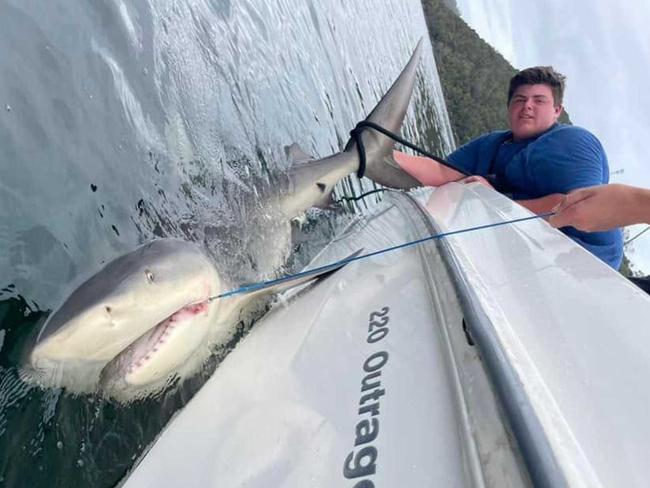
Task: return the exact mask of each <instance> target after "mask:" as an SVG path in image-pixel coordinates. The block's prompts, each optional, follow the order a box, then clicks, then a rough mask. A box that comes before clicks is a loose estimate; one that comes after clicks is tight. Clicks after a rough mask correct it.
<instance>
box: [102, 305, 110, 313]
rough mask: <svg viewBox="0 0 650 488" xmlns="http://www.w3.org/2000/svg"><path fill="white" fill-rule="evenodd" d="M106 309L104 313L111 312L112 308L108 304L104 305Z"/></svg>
mask: <svg viewBox="0 0 650 488" xmlns="http://www.w3.org/2000/svg"><path fill="white" fill-rule="evenodd" d="M104 308H105V309H106V313H111V311H112V309H111V307H109V306H108V305H106V306H105V307H104Z"/></svg>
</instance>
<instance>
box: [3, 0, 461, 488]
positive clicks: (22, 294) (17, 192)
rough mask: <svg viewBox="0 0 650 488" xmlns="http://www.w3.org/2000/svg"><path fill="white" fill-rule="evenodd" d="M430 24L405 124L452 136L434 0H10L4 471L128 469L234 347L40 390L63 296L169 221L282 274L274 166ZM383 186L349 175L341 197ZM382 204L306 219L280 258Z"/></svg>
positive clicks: (84, 476) (378, 83) (319, 137)
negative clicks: (174, 379)
mask: <svg viewBox="0 0 650 488" xmlns="http://www.w3.org/2000/svg"><path fill="white" fill-rule="evenodd" d="M420 37H424V38H425V49H424V57H423V60H422V63H421V67H420V71H419V77H418V82H417V86H416V93H415V96H414V99H413V103H412V105H411V108H410V110H409V113H408V115H407V121H406V123H405V130H404V132H403V134H404V135H405V136H406V137H408V138H409V139H411V140H413V141H415V142H418V143H420V144H422V145H423V146H424V147H426V148H427V149H429V150H432V151H434V152H438V153H441V154H445V153H447V152H448V151H449V150H450V149H451V148H452V146H453V140H452V136H451V131H450V128H449V122H448V119H447V115H446V110H445V107H444V103H443V98H442V91H441V88H440V83H439V80H438V78H437V74H436V68H435V61H434V58H433V55H432V50H431V46H430V44H429V43H428V39H427V31H426V25H425V23H424V19H423V16H422V11H421V5H420V3H419V1H418V0H373V1H371V0H359V1H356V2H343V1H340V0H321V1H318V2H316V1H310V0H307V1H298V0H278V1H273V2H272V1H270V0H242V1H239V2H232V1H230V0H212V1H208V0H192V1H184V2H175V1H164V0H145V1H141V2H123V1H121V0H102V1H100V0H87V1H86V2H69V1H64V0H52V1H49V2H36V1H32V0H27V1H24V0H23V1H14V0H3V1H2V2H0V486H30V487H36V486H48V487H52V486H114V485H115V484H116V483H119V481H120V479H122V478H123V477H124V476H125V474H126V473H127V471H128V470H129V468H130V467H131V466H132V465H133V462H134V460H135V459H137V457H138V456H139V455H140V454H141V453H142V452H143V450H144V449H145V448H146V446H147V445H149V444H150V443H151V442H152V441H153V440H154V439H155V437H156V435H157V434H158V433H159V432H160V431H161V429H162V428H163V427H164V425H165V424H166V423H167V421H168V420H169V418H170V417H171V416H172V415H173V414H174V412H176V411H177V410H178V409H179V408H181V407H182V406H183V405H184V404H185V403H187V401H189V399H190V398H191V397H192V395H193V394H194V392H196V390H197V389H198V388H200V386H201V385H202V384H203V383H204V382H205V381H206V379H207V378H208V377H209V376H210V374H211V373H212V371H213V370H214V368H215V367H218V362H219V360H220V357H214V358H212V360H211V361H210V363H209V364H207V365H206V367H205V368H204V369H203V370H202V371H201V372H200V373H198V374H197V376H196V377H194V378H192V379H190V380H187V381H185V382H183V383H182V384H176V385H174V386H173V387H172V388H170V389H169V390H167V391H165V392H163V393H162V394H160V395H157V396H156V397H153V398H148V399H144V400H140V401H138V402H134V403H131V404H129V405H120V404H116V403H114V402H111V401H109V400H106V399H104V398H102V397H101V396H99V395H92V394H88V395H77V396H75V395H72V394H70V393H68V392H66V391H61V390H54V389H50V390H43V389H40V388H37V387H35V386H33V385H31V384H28V383H25V382H23V381H22V380H21V379H20V378H21V377H20V366H21V363H22V361H23V356H24V352H25V349H26V348H27V347H29V344H30V341H32V340H33V339H34V336H35V334H37V333H38V330H39V327H40V326H41V325H42V324H43V322H44V321H45V319H46V318H47V316H48V314H49V312H50V311H51V310H52V309H54V308H56V307H57V306H58V305H59V304H60V303H61V301H62V300H63V299H64V298H65V297H66V296H67V295H68V294H69V293H70V292H71V291H72V289H74V287H75V286H76V285H78V284H79V283H80V282H82V281H83V280H84V279H86V278H88V277H89V276H91V275H92V274H93V273H94V272H96V271H97V270H98V269H99V268H101V266H102V265H103V264H105V263H106V262H108V261H110V260H111V259H113V258H115V257H117V256H119V255H120V254H123V253H125V252H128V251H130V250H132V249H134V248H135V247H136V246H137V245H139V244H141V243H143V242H147V241H149V240H151V239H153V238H155V237H171V236H174V237H181V238H184V239H188V240H193V241H197V242H199V243H200V244H201V245H203V246H204V248H205V250H206V252H207V253H208V254H209V255H210V256H211V258H212V259H213V260H214V262H215V265H216V266H217V267H218V268H219V270H220V271H221V272H223V273H224V274H226V275H228V276H229V277H230V278H231V279H232V280H233V281H234V282H238V281H242V282H243V281H248V282H250V281H254V280H259V279H262V278H268V277H269V276H274V275H276V274H277V273H278V272H279V271H278V265H279V264H278V263H277V262H276V261H275V260H274V259H273V257H272V256H268V255H267V254H266V249H267V246H265V245H264V240H263V239H262V238H261V237H260V236H268V235H273V232H274V229H275V228H274V223H273V222H269V223H268V228H265V229H264V232H260V229H256V228H251V225H250V222H251V221H252V220H253V219H251V215H258V214H261V213H263V212H264V211H265V209H264V207H263V205H262V204H261V203H260V200H259V199H258V198H257V196H258V194H259V190H260V188H259V182H260V181H265V179H268V177H269V175H272V174H274V173H281V172H283V171H286V170H287V164H288V163H287V161H286V157H285V153H284V147H285V146H287V145H289V144H291V143H293V142H297V143H299V144H300V145H301V146H302V147H303V148H304V149H305V150H306V151H307V152H310V153H311V154H313V155H314V156H316V157H324V156H327V155H329V154H331V153H333V152H337V151H339V150H340V149H341V147H342V146H343V145H344V144H345V142H346V141H347V139H348V132H349V130H350V129H352V128H353V127H354V125H355V124H356V123H357V122H358V121H359V120H361V119H362V118H364V117H365V116H366V115H367V113H368V112H369V111H370V110H371V109H372V107H373V106H374V104H375V103H376V101H377V100H378V99H379V98H380V97H381V95H382V94H383V93H384V91H385V90H386V89H387V88H388V87H389V86H390V84H391V83H392V82H393V80H394V78H395V77H396V76H397V74H398V73H399V72H400V70H401V68H402V67H403V65H404V64H405V63H406V61H407V60H408V57H409V55H410V53H411V51H412V49H413V48H414V47H415V45H416V43H417V41H418V39H419V38H420ZM371 188H372V184H371V183H370V182H368V181H359V180H358V179H356V177H354V176H352V177H350V178H348V179H346V180H344V181H343V182H342V183H341V184H340V185H339V188H337V196H344V195H348V196H351V195H356V194H359V193H360V192H363V191H365V190H368V189H371ZM373 198H377V197H376V196H375V197H373ZM370 204H372V202H371V201H370V202H365V203H362V204H361V205H356V206H345V207H342V208H340V209H339V210H335V211H330V212H320V213H313V214H310V216H309V218H308V219H307V220H306V221H302V225H299V224H296V225H295V226H294V233H295V236H294V237H295V240H294V249H293V255H292V257H291V259H290V261H289V263H288V264H287V265H286V266H284V267H283V268H281V271H287V270H292V269H297V268H298V267H300V266H301V265H303V264H305V263H306V262H307V261H308V260H309V258H310V257H311V256H312V255H314V254H315V253H316V252H317V251H318V250H319V249H320V248H322V247H323V246H324V245H325V244H326V243H327V241H328V240H329V239H330V238H331V237H332V236H333V235H334V233H335V232H336V230H337V228H338V227H340V225H342V222H344V221H346V219H348V218H349V215H350V214H351V213H354V212H363V211H364V205H370ZM256 221H257V220H256ZM279 229H280V226H279V223H278V228H277V231H278V232H279Z"/></svg>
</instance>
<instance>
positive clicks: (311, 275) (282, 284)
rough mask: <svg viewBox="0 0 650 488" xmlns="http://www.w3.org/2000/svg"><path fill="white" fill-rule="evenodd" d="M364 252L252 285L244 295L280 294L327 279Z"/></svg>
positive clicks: (358, 251) (359, 251)
mask: <svg viewBox="0 0 650 488" xmlns="http://www.w3.org/2000/svg"><path fill="white" fill-rule="evenodd" d="M362 252H363V248H362V249H359V250H357V251H355V252H353V253H352V254H350V255H349V256H347V257H345V258H343V259H341V260H339V261H336V262H335V263H332V264H328V265H326V266H320V267H318V268H314V269H310V270H307V271H301V272H300V273H296V274H294V275H291V276H287V277H285V278H278V279H277V280H272V281H267V282H265V283H260V284H257V285H251V286H250V287H249V290H248V291H246V292H244V293H251V294H253V293H254V294H258V293H259V294H262V292H263V293H264V294H270V293H280V292H282V291H285V290H288V289H290V288H293V287H295V286H299V285H303V284H305V283H309V282H310V281H314V280H321V279H324V278H327V277H328V276H330V275H332V274H333V273H335V272H337V271H338V270H340V269H341V268H343V267H344V266H345V265H347V264H348V263H350V262H352V261H356V260H357V259H358V258H359V256H360V255H361V253H362Z"/></svg>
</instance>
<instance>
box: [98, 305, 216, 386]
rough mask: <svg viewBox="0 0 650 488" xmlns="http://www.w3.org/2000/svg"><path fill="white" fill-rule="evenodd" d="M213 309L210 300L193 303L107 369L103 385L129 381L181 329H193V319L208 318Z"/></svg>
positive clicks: (172, 316)
mask: <svg viewBox="0 0 650 488" xmlns="http://www.w3.org/2000/svg"><path fill="white" fill-rule="evenodd" d="M209 307H210V302H209V301H208V300H207V299H205V300H203V301H200V302H193V303H191V304H189V305H186V306H185V307H183V308H181V309H179V310H177V311H176V312H174V313H173V314H172V315H170V316H169V317H167V318H166V319H165V320H163V321H162V322H159V323H158V324H156V325H155V326H154V327H152V328H151V329H149V330H148V331H147V332H146V333H145V334H143V335H142V336H140V337H139V338H138V339H136V340H135V341H134V342H132V343H131V344H130V345H129V346H128V347H127V348H126V349H124V350H122V351H121V352H120V353H119V354H118V355H117V356H116V357H115V358H113V359H112V360H111V361H110V362H109V363H108V364H107V365H106V366H105V367H104V369H103V371H102V377H103V378H104V382H103V383H106V381H108V379H109V378H121V379H123V380H127V378H128V377H129V376H130V375H133V374H135V373H137V372H138V370H140V369H141V368H143V367H144V366H146V365H147V364H148V363H149V362H150V361H151V360H152V359H153V358H154V357H155V356H156V354H157V353H158V351H159V350H160V349H161V348H163V347H165V346H166V345H168V344H167V343H168V341H169V339H170V338H171V336H172V335H173V334H174V333H175V332H177V331H178V329H179V328H182V327H192V326H193V324H192V321H193V319H194V318H195V317H197V316H199V315H201V314H206V313H207V312H208V308H209Z"/></svg>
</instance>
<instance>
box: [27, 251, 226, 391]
mask: <svg viewBox="0 0 650 488" xmlns="http://www.w3.org/2000/svg"><path fill="white" fill-rule="evenodd" d="M222 290H223V284H222V280H221V279H220V278H219V276H218V274H217V272H216V270H215V268H214V266H213V265H212V263H211V261H210V260H209V259H208V258H207V257H206V256H205V255H204V254H203V252H202V251H201V250H200V249H199V248H198V246H196V245H195V244H192V243H189V242H185V241H181V240H177V239H160V240H155V241H152V242H150V243H148V244H146V245H144V246H141V247H139V248H137V249H136V250H134V251H133V252H130V253H128V254H126V255H123V256H121V257H119V258H117V259H115V260H114V261H112V262H110V263H109V264H108V265H106V266H105V267H104V268H103V269H102V270H101V271H99V272H98V273H97V274H95V275H94V276H93V277H91V278H90V279H88V280H87V281H86V282H84V283H83V284H82V285H81V286H79V287H78V288H77V289H76V290H75V291H74V292H73V293H72V294H71V295H70V296H69V297H68V299H67V300H66V301H65V302H64V303H63V304H62V305H61V307H60V308H59V309H58V310H56V311H55V312H54V313H53V314H52V315H51V316H50V317H49V318H48V320H47V322H45V324H44V325H43V328H42V329H41V331H40V333H39V335H38V337H37V339H36V343H35V345H34V347H33V349H32V350H31V352H30V353H29V364H30V366H31V367H32V368H33V369H34V370H35V371H37V372H39V374H38V377H39V380H40V381H41V382H42V383H45V384H51V383H55V384H57V386H68V387H70V388H71V389H73V390H74V389H77V388H75V387H78V388H79V389H86V388H87V385H86V383H87V382H90V383H93V382H96V381H97V376H98V375H99V373H100V372H101V371H102V369H103V368H104V367H105V366H106V365H107V364H108V363H109V362H110V361H112V360H114V359H115V358H116V357H118V356H119V355H120V354H121V353H122V352H123V351H124V350H132V349H133V348H132V347H131V346H132V344H134V343H136V344H138V345H140V346H141V347H140V348H137V349H136V352H135V355H132V359H133V360H134V366H133V368H132V372H134V371H135V370H137V368H136V365H138V364H139V365H140V366H144V365H145V363H146V361H145V359H146V358H147V354H149V359H151V357H152V355H155V349H156V347H160V345H159V344H158V342H159V343H160V344H163V343H164V342H165V341H166V340H168V338H169V336H170V334H172V332H173V331H174V330H175V329H178V330H181V329H183V326H188V327H187V328H188V329H190V335H193V337H192V339H191V340H190V342H191V343H193V344H196V343H200V341H201V338H202V337H203V336H204V335H205V334H206V333H207V332H206V331H207V330H208V326H207V324H208V323H209V322H210V320H211V319H212V318H213V317H214V315H215V314H216V308H217V306H218V304H217V303H211V302H209V301H207V299H208V297H210V296H212V295H215V294H218V293H219V292H220V291H222ZM197 304H200V305H197ZM190 325H191V328H190V327H189V326H190ZM176 333H178V332H176ZM142 337H150V338H151V340H150V341H149V342H147V341H145V340H143V339H142ZM156 341H158V342H156ZM147 347H149V348H150V350H145V349H146V348H147ZM181 349H182V352H183V353H184V354H186V355H190V354H191V351H188V350H187V348H181ZM179 353H180V351H179ZM72 370H74V371H72ZM79 370H85V372H86V373H87V374H79ZM71 378H75V380H74V381H72V380H71ZM79 378H85V381H84V380H81V381H80V380H79ZM75 383H80V384H75Z"/></svg>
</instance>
